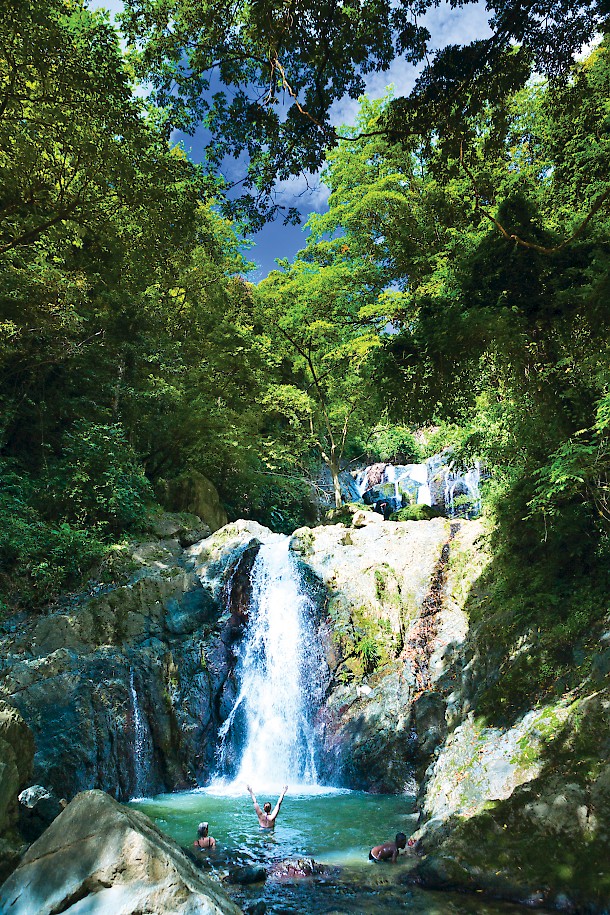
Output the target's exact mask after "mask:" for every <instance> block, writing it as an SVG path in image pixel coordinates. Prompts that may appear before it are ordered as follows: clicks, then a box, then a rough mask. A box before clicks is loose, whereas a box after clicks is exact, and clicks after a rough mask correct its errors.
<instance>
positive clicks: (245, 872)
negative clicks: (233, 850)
mask: <svg viewBox="0 0 610 915" xmlns="http://www.w3.org/2000/svg"><path fill="white" fill-rule="evenodd" d="M226 879H227V880H228V881H229V883H238V884H241V885H242V886H247V885H248V884H250V883H262V882H263V881H264V880H266V879H267V868H266V867H265V866H264V865H263V864H251V865H248V866H246V867H232V868H231V869H230V870H229V873H228V874H227V878H226Z"/></svg>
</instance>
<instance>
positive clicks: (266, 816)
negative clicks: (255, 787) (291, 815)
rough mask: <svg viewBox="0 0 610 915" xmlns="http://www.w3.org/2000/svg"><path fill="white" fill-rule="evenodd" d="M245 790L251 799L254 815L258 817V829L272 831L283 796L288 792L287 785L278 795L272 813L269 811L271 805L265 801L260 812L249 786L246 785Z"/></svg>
mask: <svg viewBox="0 0 610 915" xmlns="http://www.w3.org/2000/svg"><path fill="white" fill-rule="evenodd" d="M246 788H247V789H248V793H249V795H250V797H251V798H252V803H253V804H254V809H255V810H256V815H257V817H258V822H259V825H260V828H261V829H273V827H274V826H275V821H276V819H277V815H278V813H279V812H280V807H281V806H282V801H283V800H284V795H285V794H286V792H287V791H288V785H284V790H283V791H282V793H281V794H280V796H279V798H278V801H277V804H276V805H275V807H274V808H273V811H272V810H271V804H270V803H269V801H267V803H266V804H263V809H262V810H261V808H260V807H259V805H258V801H257V800H256V798H255V797H254V793H253V791H252V788H251V787H250V785H246Z"/></svg>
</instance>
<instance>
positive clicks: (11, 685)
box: [0, 518, 270, 804]
mask: <svg viewBox="0 0 610 915" xmlns="http://www.w3.org/2000/svg"><path fill="white" fill-rule="evenodd" d="M183 520H184V519H182V520H180V518H179V519H178V521H179V523H180V524H182V521H183ZM165 521H167V523H168V524H169V523H170V522H171V518H170V519H169V520H168V519H167V518H165V519H164V523H165ZM172 523H173V522H172ZM180 529H181V530H182V528H180ZM256 535H258V536H260V537H265V536H269V535H270V532H269V531H267V529H266V528H262V527H261V526H260V525H256V524H254V523H251V524H248V523H243V524H241V525H239V524H238V525H236V526H232V525H229V526H228V527H227V528H224V529H223V530H221V531H219V532H218V533H217V534H215V535H213V536H212V537H209V538H208V539H207V540H204V541H203V544H196V545H195V546H193V547H191V548H187V549H184V548H183V547H182V546H181V544H180V542H179V541H178V540H177V539H175V538H169V539H161V540H154V541H148V542H146V543H140V544H136V545H134V546H133V547H131V548H130V550H129V554H128V557H127V558H128V561H129V565H130V567H131V574H130V576H129V578H128V579H127V580H126V581H125V582H124V583H123V584H119V585H114V586H109V587H104V588H99V589H98V590H97V592H96V593H94V594H92V595H88V596H83V597H80V598H78V599H74V600H72V601H71V602H69V603H65V604H64V605H63V606H60V607H58V608H56V609H53V610H51V611H49V612H48V613H47V614H45V615H43V616H35V617H31V618H29V619H23V618H19V619H14V620H8V621H6V623H5V624H4V625H3V626H2V628H1V629H0V648H1V650H2V655H3V658H4V660H3V662H2V666H1V668H0V698H3V699H5V701H6V702H7V703H8V705H10V706H12V707H13V708H14V709H17V710H19V712H20V713H21V715H22V716H23V719H24V720H25V721H26V722H27V723H28V724H29V726H30V728H31V730H32V733H33V736H34V740H35V748H36V752H35V755H34V764H33V773H32V774H33V779H34V781H36V782H38V783H39V784H41V785H44V786H45V787H47V788H49V789H50V790H52V791H53V792H55V794H56V795H57V797H66V798H68V799H69V798H71V797H73V796H74V794H75V793H76V792H78V791H80V790H83V789H87V788H92V787H98V788H102V789H103V790H105V791H108V792H109V793H111V794H112V795H113V796H115V797H117V798H120V799H125V798H128V797H133V796H134V795H136V794H144V793H147V794H150V793H154V792H156V791H161V790H171V789H175V788H180V787H187V786H189V785H190V786H195V785H196V784H199V783H202V782H204V781H206V779H208V778H209V777H210V775H211V772H212V770H213V768H214V765H215V744H216V735H217V731H218V727H219V725H220V723H221V721H222V719H223V715H224V714H226V706H227V704H229V703H230V697H231V695H232V694H233V692H234V685H233V684H232V670H233V665H234V662H235V658H234V655H233V652H232V647H231V641H232V640H231V638H230V636H229V628H230V627H229V622H228V621H229V616H230V613H228V612H227V608H228V606H229V601H230V595H231V580H232V577H233V573H234V570H235V568H236V567H237V565H238V564H239V560H240V557H241V555H242V553H243V552H244V551H245V550H247V548H248V546H249V545H252V544H253V543H258V540H257V539H256ZM14 714H16V712H15V713H14ZM0 731H1V726H0ZM1 736H2V735H1V733H0V739H1ZM2 758H3V759H7V761H9V760H10V756H9V755H7V756H5V757H2ZM23 758H24V759H25V758H26V754H24V755H23ZM30 762H31V754H30ZM7 764H8V763H7ZM11 771H12V770H11ZM5 774H7V777H8V768H7V769H6V772H5ZM13 775H14V776H15V777H12V776H11V779H12V780H11V787H10V791H11V792H12V793H13V796H14V803H15V804H16V796H17V793H18V791H19V790H20V789H21V788H23V787H24V785H25V784H26V783H28V779H30V776H29V775H28V778H27V779H26V778H24V779H22V780H21V781H20V782H19V787H18V788H15V786H16V785H17V781H18V779H17V776H16V774H15V773H13ZM0 777H1V773H0ZM13 782H14V783H15V784H14V785H13ZM30 783H31V779H30Z"/></svg>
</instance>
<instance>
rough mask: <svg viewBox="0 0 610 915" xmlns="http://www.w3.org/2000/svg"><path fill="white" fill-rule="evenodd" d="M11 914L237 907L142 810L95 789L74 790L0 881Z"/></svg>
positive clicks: (211, 914)
mask: <svg viewBox="0 0 610 915" xmlns="http://www.w3.org/2000/svg"><path fill="white" fill-rule="evenodd" d="M0 911H2V912H9V911H10V912H11V913H12V915H33V913H34V912H35V913H36V915H52V913H56V912H65V913H68V915H83V913H86V912H93V911H95V912H96V913H99V915H106V913H107V915H110V913H112V915H136V913H142V912H154V913H155V915H238V913H239V911H240V910H239V909H238V908H237V906H236V905H234V904H233V903H232V902H231V901H230V899H229V898H228V897H227V896H226V895H225V894H224V892H223V890H222V889H221V888H220V887H219V886H218V885H217V884H216V883H213V882H212V881H211V880H210V879H209V878H207V877H206V876H204V875H203V874H202V873H201V871H199V870H197V868H196V867H195V865H194V864H193V863H192V862H191V861H190V860H189V859H188V858H187V857H186V855H184V853H183V852H182V851H181V850H180V848H179V847H178V846H177V845H176V844H175V843H174V842H173V841H172V840H171V839H170V838H168V836H166V835H164V834H163V833H162V832H160V830H158V829H157V828H156V827H155V826H154V825H153V824H152V822H151V821H150V820H149V819H148V817H146V816H144V814H142V813H139V812H138V811H135V810H130V809H128V808H125V807H122V806H121V805H119V804H117V803H116V802H115V801H113V800H112V798H110V797H108V795H106V794H104V793H103V792H101V791H87V792H84V793H82V794H79V795H78V796H77V797H76V798H75V799H74V800H73V801H72V802H71V803H70V804H69V805H68V807H67V808H66V809H65V810H64V811H63V813H61V814H60V816H59V817H58V818H57V819H56V820H55V821H54V822H53V823H52V824H51V826H50V827H49V829H48V830H47V831H46V832H45V833H44V835H43V836H42V837H41V838H40V839H38V841H37V842H35V843H34V844H33V845H32V846H31V847H30V848H29V849H28V851H27V852H26V854H25V856H24V858H23V860H22V861H21V863H20V865H19V867H18V868H17V870H15V871H14V872H13V874H12V875H11V876H10V877H9V879H8V880H7V881H6V883H5V884H4V886H3V887H2V888H1V889H0Z"/></svg>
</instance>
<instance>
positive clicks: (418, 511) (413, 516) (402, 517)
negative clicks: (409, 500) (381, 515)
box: [390, 505, 444, 521]
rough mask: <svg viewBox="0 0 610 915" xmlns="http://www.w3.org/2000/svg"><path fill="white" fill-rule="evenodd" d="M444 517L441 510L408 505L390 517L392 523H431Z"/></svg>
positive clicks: (425, 506) (428, 506)
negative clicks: (434, 519)
mask: <svg viewBox="0 0 610 915" xmlns="http://www.w3.org/2000/svg"><path fill="white" fill-rule="evenodd" d="M442 517H444V515H443V512H442V511H441V510H440V509H439V508H433V507H432V506H431V505H407V506H405V508H401V509H399V511H397V512H393V513H392V514H391V515H390V521H431V520H432V518H442Z"/></svg>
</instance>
